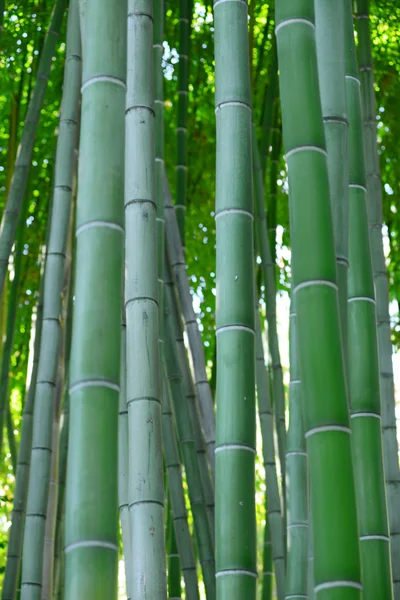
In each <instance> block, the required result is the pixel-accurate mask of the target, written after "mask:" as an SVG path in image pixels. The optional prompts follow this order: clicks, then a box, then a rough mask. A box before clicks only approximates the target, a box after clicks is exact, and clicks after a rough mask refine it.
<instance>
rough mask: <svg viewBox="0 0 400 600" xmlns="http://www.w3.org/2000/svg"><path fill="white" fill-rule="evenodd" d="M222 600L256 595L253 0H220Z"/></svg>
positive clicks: (218, 482)
mask: <svg viewBox="0 0 400 600" xmlns="http://www.w3.org/2000/svg"><path fill="white" fill-rule="evenodd" d="M214 27H215V34H214V38H215V107H216V128H217V150H216V154H217V173H216V204H215V214H216V232H217V236H216V237H217V244H216V245H217V267H216V289H217V293H216V295H217V304H216V336H217V394H216V398H217V439H216V457H215V458H216V460H215V463H216V464H215V468H216V476H215V547H216V574H217V596H218V598H219V600H228V599H229V600H239V599H242V598H247V599H248V600H253V599H254V598H255V596H256V577H257V574H256V518H255V502H254V489H255V473H254V456H255V423H256V406H255V314H254V313H255V311H254V305H255V301H254V281H255V280H254V269H253V256H254V243H253V193H252V192H253V190H252V176H253V172H252V145H251V137H252V135H251V123H252V108H251V86H250V70H249V55H248V48H249V44H248V10H247V2H243V1H241V0H239V1H233V2H221V1H218V0H217V1H216V2H214Z"/></svg>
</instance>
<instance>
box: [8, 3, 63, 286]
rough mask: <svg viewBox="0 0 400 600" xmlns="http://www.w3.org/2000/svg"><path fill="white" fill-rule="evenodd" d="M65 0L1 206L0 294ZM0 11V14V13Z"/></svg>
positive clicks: (53, 23) (54, 19)
mask: <svg viewBox="0 0 400 600" xmlns="http://www.w3.org/2000/svg"><path fill="white" fill-rule="evenodd" d="M65 6H66V0H56V2H55V4H54V8H53V12H52V15H51V19H50V24H49V28H48V30H47V34H46V38H45V41H44V45H43V50H42V52H41V56H40V62H39V66H38V71H37V75H36V83H35V87H34V90H33V93H32V95H31V99H30V102H29V106H28V110H27V113H26V118H25V122H24V127H23V130H22V135H21V141H20V145H19V148H18V152H17V159H16V162H15V167H14V173H13V176H12V180H11V185H10V191H9V193H8V197H7V202H6V205H5V208H4V212H3V216H2V219H1V225H0V232H1V233H0V296H2V294H3V288H4V283H5V280H6V276H7V272H8V260H9V257H10V254H11V249H12V246H13V244H14V238H15V233H16V229H17V224H18V218H19V214H20V212H21V206H22V201H23V198H24V196H25V192H26V188H27V183H28V175H29V170H30V166H31V160H32V152H33V146H34V142H35V136H36V129H37V125H38V122H39V117H40V111H41V110H42V106H43V100H44V96H45V92H46V88H47V82H48V80H49V75H50V69H51V66H52V63H53V56H54V52H55V49H56V44H57V39H58V35H59V32H60V28H61V23H62V20H63V16H64V11H65ZM1 14H2V13H1Z"/></svg>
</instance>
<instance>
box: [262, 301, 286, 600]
mask: <svg viewBox="0 0 400 600" xmlns="http://www.w3.org/2000/svg"><path fill="white" fill-rule="evenodd" d="M256 381H257V400H258V414H259V417H260V423H261V435H262V442H263V458H264V468H265V482H266V486H267V494H268V499H267V519H268V523H269V531H270V536H271V543H272V559H273V562H274V571H275V581H276V587H277V598H278V600H283V598H284V597H285V553H284V545H283V539H284V538H283V519H282V508H281V499H280V497H279V486H278V478H277V473H276V462H275V448H274V425H273V414H272V410H271V403H270V398H269V382H268V373H267V369H266V365H265V359H264V348H263V342H262V336H261V322H260V314H259V307H258V302H257V305H256Z"/></svg>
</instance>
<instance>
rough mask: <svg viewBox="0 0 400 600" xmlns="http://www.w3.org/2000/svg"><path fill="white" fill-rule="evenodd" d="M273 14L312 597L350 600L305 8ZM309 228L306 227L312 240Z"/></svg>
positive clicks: (330, 265) (357, 584)
mask: <svg viewBox="0 0 400 600" xmlns="http://www.w3.org/2000/svg"><path fill="white" fill-rule="evenodd" d="M275 8H276V12H275V15H276V30H275V31H276V36H277V46H278V64H279V72H280V98H281V108H282V125H283V141H284V146H285V151H286V161H287V165H288V175H289V189H290V195H289V208H290V223H291V228H290V229H291V245H292V286H293V287H292V289H293V292H292V293H293V295H294V297H295V302H296V314H297V333H298V337H297V340H298V342H297V348H298V354H299V358H300V376H301V381H302V397H303V410H304V413H303V414H304V428H305V432H306V433H305V435H306V440H307V454H308V465H309V473H310V481H311V485H310V490H311V495H310V501H311V505H312V513H311V520H312V527H313V538H314V539H313V544H314V575H315V581H314V585H315V587H314V590H315V593H316V594H317V595H318V597H319V598H323V599H324V600H336V599H337V598H338V597H341V598H346V600H353V599H354V600H355V599H357V600H359V599H360V597H361V590H362V585H361V581H360V575H361V574H360V558H359V542H358V530H357V513H356V498H355V489H354V475H353V468H352V449H351V437H350V433H351V430H350V427H349V410H348V399H347V389H346V378H345V371H344V363H343V355H342V344H341V335H340V320H339V312H338V288H337V282H336V261H335V245H334V236H333V223H332V215H331V203H330V194H329V179H328V169H327V160H326V149H325V139H324V129H323V121H322V110H321V102H320V91H319V85H318V75H317V56H316V46H315V33H314V29H315V26H314V2H313V0H295V1H294V2H291V3H287V2H285V1H284V0H276V4H275ZM294 90H295V93H296V102H293V93H294ZM310 223H313V224H314V225H315V227H314V229H313V231H312V233H313V235H310ZM316 374H318V376H316ZM321 398H323V399H324V401H323V402H321ZM338 506H340V511H338V510H337V507H338Z"/></svg>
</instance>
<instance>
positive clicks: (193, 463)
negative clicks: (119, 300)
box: [165, 295, 215, 600]
mask: <svg viewBox="0 0 400 600" xmlns="http://www.w3.org/2000/svg"><path fill="white" fill-rule="evenodd" d="M171 314H172V306H171V305H170V298H169V297H168V295H166V310H165V341H166V347H168V352H165V362H166V368H167V375H168V381H169V385H170V391H171V400H172V406H173V410H174V414H175V419H176V426H177V433H178V440H179V445H180V449H181V454H182V459H183V464H184V466H185V471H186V477H187V483H188V489H189V499H190V505H191V508H192V514H193V522H194V527H195V533H196V539H197V544H198V550H199V555H200V565H201V568H202V573H203V580H204V585H205V589H206V596H207V600H214V598H215V563H214V549H213V544H212V537H211V531H210V527H209V522H208V516H207V509H206V504H205V500H204V494H203V488H202V484H201V476H200V469H199V464H198V461H197V455H196V448H195V444H194V436H193V428H192V422H191V419H190V413H189V408H188V405H187V403H186V398H185V393H184V388H183V378H182V373H181V370H180V367H179V359H178V355H177V350H176V345H175V340H174V331H173V326H172V325H173V324H172V319H171V316H170V315H171Z"/></svg>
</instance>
